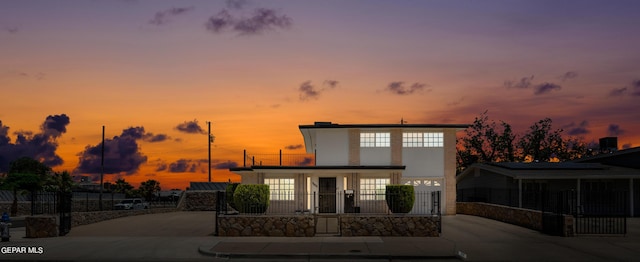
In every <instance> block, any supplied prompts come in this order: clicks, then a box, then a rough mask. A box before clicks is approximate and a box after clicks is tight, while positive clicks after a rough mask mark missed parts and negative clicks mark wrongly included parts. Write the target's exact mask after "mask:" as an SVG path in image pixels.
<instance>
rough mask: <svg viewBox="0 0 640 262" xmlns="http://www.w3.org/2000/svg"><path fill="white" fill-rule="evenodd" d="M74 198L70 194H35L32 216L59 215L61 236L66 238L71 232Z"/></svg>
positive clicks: (33, 195) (33, 194) (32, 196)
mask: <svg viewBox="0 0 640 262" xmlns="http://www.w3.org/2000/svg"><path fill="white" fill-rule="evenodd" d="M72 198H73V196H72V194H71V193H70V192H33V193H31V215H32V216H33V215H43V214H47V215H58V216H59V219H58V222H59V228H58V230H59V234H60V235H61V236H64V235H66V234H67V233H69V231H70V230H71V207H72V203H73V202H72Z"/></svg>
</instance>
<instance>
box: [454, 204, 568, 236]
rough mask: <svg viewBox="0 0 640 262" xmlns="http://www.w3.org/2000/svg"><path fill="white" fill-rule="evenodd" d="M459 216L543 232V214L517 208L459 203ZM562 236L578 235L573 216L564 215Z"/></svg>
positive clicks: (537, 211)
mask: <svg viewBox="0 0 640 262" xmlns="http://www.w3.org/2000/svg"><path fill="white" fill-rule="evenodd" d="M456 206H457V209H458V214H464V215H472V216H480V217H486V218H490V219H493V220H498V221H502V222H505V223H509V224H514V225H517V226H522V227H526V228H530V229H533V230H537V231H542V212H541V211H539V210H531V209H524V208H517V207H509V206H501V205H496V204H489V203H480V202H459V203H457V204H456ZM563 218H564V219H563V223H564V224H563V230H562V236H565V237H573V236H575V235H576V231H575V219H574V218H573V216H571V215H563Z"/></svg>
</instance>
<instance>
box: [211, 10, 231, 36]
mask: <svg viewBox="0 0 640 262" xmlns="http://www.w3.org/2000/svg"><path fill="white" fill-rule="evenodd" d="M234 23H235V22H234V19H233V17H232V16H231V15H230V14H229V12H228V11H227V10H224V9H223V10H222V11H220V12H218V14H216V15H215V16H212V17H210V18H209V20H207V22H206V23H205V27H206V28H207V30H210V31H213V32H214V33H220V32H222V31H223V30H225V29H227V28H230V27H232V26H233V24H234Z"/></svg>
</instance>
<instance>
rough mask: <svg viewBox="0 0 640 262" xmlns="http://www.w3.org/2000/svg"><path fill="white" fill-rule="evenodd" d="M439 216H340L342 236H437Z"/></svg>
mask: <svg viewBox="0 0 640 262" xmlns="http://www.w3.org/2000/svg"><path fill="white" fill-rule="evenodd" d="M439 224H440V217H427V216H412V215H399V216H393V215H391V216H389V215H378V216H375V215H373V216H362V215H353V216H351V215H346V216H341V217H340V232H341V233H342V236H347V237H349V236H406V237H437V236H439V235H440V233H439V232H438V228H439Z"/></svg>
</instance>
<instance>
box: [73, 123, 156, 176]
mask: <svg viewBox="0 0 640 262" xmlns="http://www.w3.org/2000/svg"><path fill="white" fill-rule="evenodd" d="M144 136H145V131H144V127H130V128H127V129H124V130H122V134H121V135H120V136H114V137H113V138H111V139H105V141H104V173H105V174H121V175H122V174H124V175H132V174H134V173H136V172H137V171H138V170H139V169H140V165H142V164H143V163H145V162H147V156H145V155H143V154H142V152H140V147H139V146H138V140H143V139H144ZM101 154H102V143H98V144H97V145H95V146H91V145H88V146H87V147H85V149H84V151H82V152H81V153H80V154H79V156H80V163H79V164H78V166H77V167H76V170H75V173H81V174H100V172H101Z"/></svg>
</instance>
